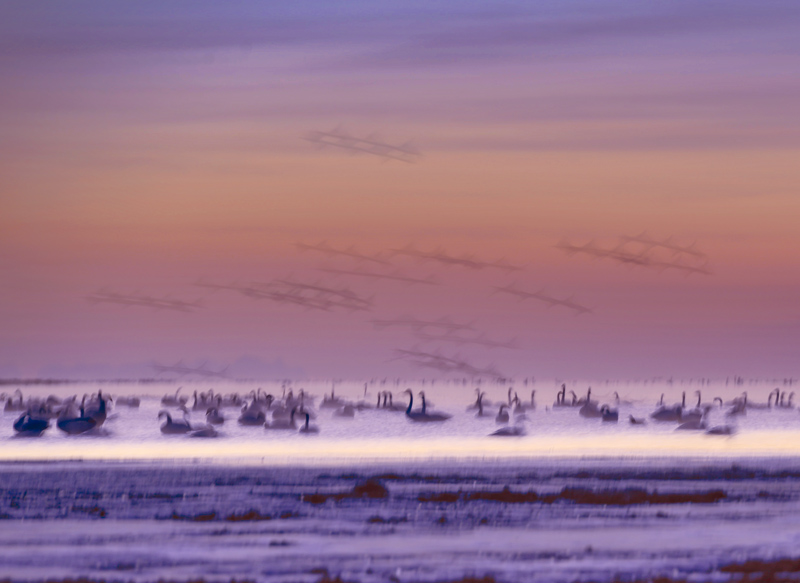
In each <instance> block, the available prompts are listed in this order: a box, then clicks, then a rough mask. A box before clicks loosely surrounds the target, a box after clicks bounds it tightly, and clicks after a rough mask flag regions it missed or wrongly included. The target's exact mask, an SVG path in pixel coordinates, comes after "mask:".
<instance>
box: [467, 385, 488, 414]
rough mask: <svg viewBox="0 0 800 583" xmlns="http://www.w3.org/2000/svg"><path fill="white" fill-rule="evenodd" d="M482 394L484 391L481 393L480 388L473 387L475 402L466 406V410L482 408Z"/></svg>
mask: <svg viewBox="0 0 800 583" xmlns="http://www.w3.org/2000/svg"><path fill="white" fill-rule="evenodd" d="M484 394H485V393H481V390H480V389H475V402H474V403H472V405H469V406H468V407H467V411H475V410H476V409H482V408H483V403H482V401H483V395H484Z"/></svg>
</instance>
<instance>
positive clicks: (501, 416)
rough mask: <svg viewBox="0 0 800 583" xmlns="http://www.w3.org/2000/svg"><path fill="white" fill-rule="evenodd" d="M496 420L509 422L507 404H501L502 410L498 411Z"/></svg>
mask: <svg viewBox="0 0 800 583" xmlns="http://www.w3.org/2000/svg"><path fill="white" fill-rule="evenodd" d="M494 420H495V421H496V422H497V423H508V411H506V406H505V404H503V405H500V410H499V411H498V412H497V416H496V417H495V418H494Z"/></svg>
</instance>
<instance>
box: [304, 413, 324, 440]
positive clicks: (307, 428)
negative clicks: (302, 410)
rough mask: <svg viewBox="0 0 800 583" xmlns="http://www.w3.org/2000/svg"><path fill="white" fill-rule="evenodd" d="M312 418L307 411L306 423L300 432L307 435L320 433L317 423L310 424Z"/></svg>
mask: <svg viewBox="0 0 800 583" xmlns="http://www.w3.org/2000/svg"><path fill="white" fill-rule="evenodd" d="M310 419H311V416H310V415H309V414H308V413H306V423H305V425H303V426H302V427H301V428H300V433H304V434H306V435H310V434H314V433H319V427H317V426H316V425H309V420H310Z"/></svg>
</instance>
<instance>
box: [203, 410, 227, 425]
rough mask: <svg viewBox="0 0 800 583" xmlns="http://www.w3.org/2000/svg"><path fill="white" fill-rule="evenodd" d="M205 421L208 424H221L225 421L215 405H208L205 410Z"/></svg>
mask: <svg viewBox="0 0 800 583" xmlns="http://www.w3.org/2000/svg"><path fill="white" fill-rule="evenodd" d="M206 422H207V423H208V424H209V425H222V424H223V423H225V417H223V416H222V415H221V414H220V412H219V409H218V408H217V407H210V408H209V409H208V410H207V411H206Z"/></svg>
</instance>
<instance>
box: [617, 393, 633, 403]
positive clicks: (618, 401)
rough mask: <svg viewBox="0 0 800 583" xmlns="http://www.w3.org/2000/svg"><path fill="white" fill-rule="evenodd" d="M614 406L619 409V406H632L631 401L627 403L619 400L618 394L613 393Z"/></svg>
mask: <svg viewBox="0 0 800 583" xmlns="http://www.w3.org/2000/svg"><path fill="white" fill-rule="evenodd" d="M614 404H615V405H616V406H617V407H619V406H620V405H625V406H626V407H628V406H630V405H633V401H627V400H624V399H620V398H619V393H618V392H617V391H614Z"/></svg>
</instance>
